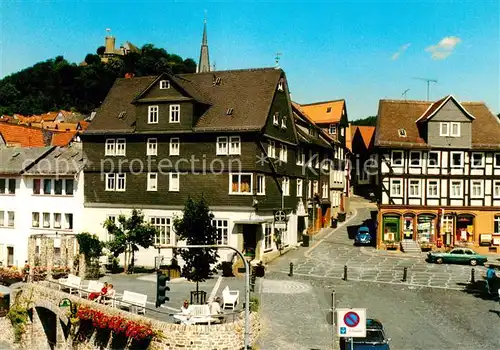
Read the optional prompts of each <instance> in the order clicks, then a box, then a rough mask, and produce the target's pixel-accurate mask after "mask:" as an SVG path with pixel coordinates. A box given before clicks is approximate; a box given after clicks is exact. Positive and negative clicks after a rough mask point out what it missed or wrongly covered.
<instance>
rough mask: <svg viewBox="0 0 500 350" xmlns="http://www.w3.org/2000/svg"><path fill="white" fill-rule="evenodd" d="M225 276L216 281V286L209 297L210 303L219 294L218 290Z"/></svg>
mask: <svg viewBox="0 0 500 350" xmlns="http://www.w3.org/2000/svg"><path fill="white" fill-rule="evenodd" d="M223 278H224V277H222V276H219V278H218V279H217V282H215V286H214V288H213V289H212V292H211V293H210V296H209V297H208V303H209V304H210V303H211V302H212V301H213V300H214V299H215V296H216V295H217V291H218V290H219V287H220V284H221V282H222V279H223Z"/></svg>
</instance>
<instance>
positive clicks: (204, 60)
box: [196, 18, 210, 73]
mask: <svg viewBox="0 0 500 350" xmlns="http://www.w3.org/2000/svg"><path fill="white" fill-rule="evenodd" d="M203 72H210V59H209V57H208V41H207V19H206V18H205V20H204V22H203V39H202V40H201V49H200V60H199V62H198V66H197V67H196V73H203Z"/></svg>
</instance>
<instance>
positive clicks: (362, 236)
mask: <svg viewBox="0 0 500 350" xmlns="http://www.w3.org/2000/svg"><path fill="white" fill-rule="evenodd" d="M354 244H355V245H363V244H372V235H371V234H370V229H369V228H368V227H366V226H361V227H360V228H359V229H358V233H356V237H354Z"/></svg>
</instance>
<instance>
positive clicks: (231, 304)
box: [222, 286, 240, 310]
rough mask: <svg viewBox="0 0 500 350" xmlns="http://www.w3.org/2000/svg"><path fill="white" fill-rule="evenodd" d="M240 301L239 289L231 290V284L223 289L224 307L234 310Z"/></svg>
mask: <svg viewBox="0 0 500 350" xmlns="http://www.w3.org/2000/svg"><path fill="white" fill-rule="evenodd" d="M239 301H240V291H239V290H229V286H226V288H224V290H223V291H222V308H223V309H226V308H231V309H232V310H234V308H235V307H236V305H237V304H238V303H239Z"/></svg>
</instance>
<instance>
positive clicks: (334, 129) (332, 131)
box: [328, 124, 337, 135]
mask: <svg viewBox="0 0 500 350" xmlns="http://www.w3.org/2000/svg"><path fill="white" fill-rule="evenodd" d="M328 133H329V134H330V135H336V134H337V125H335V124H330V126H329V127H328Z"/></svg>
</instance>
